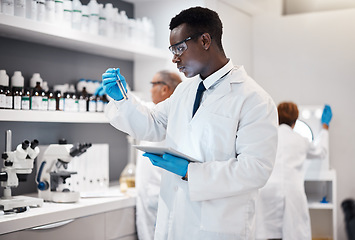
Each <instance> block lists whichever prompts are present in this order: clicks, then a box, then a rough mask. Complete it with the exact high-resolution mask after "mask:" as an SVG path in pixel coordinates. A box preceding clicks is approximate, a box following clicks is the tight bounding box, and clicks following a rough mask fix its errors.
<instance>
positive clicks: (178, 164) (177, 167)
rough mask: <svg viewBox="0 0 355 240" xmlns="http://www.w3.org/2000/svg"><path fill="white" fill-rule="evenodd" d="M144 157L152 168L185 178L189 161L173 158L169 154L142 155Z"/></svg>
mask: <svg viewBox="0 0 355 240" xmlns="http://www.w3.org/2000/svg"><path fill="white" fill-rule="evenodd" d="M143 156H144V157H147V158H149V160H150V161H151V162H152V164H153V165H154V166H157V167H161V168H164V169H165V170H168V171H169V172H172V173H175V174H177V175H180V176H181V177H185V175H186V173H187V166H188V165H189V161H188V160H186V159H184V158H179V157H175V156H173V155H171V154H167V153H166V154H164V155H163V156H159V155H155V154H152V153H144V154H143Z"/></svg>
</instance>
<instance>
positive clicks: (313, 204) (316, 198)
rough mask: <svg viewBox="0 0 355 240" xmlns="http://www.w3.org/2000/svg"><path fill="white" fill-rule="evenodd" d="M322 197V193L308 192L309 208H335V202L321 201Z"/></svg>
mask: <svg viewBox="0 0 355 240" xmlns="http://www.w3.org/2000/svg"><path fill="white" fill-rule="evenodd" d="M321 199H322V197H321V195H319V194H310V193H308V194H307V200H308V208H309V209H329V210H332V209H333V208H334V204H333V203H332V202H329V203H321V202H320V200H321Z"/></svg>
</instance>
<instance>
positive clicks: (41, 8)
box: [37, 0, 46, 22]
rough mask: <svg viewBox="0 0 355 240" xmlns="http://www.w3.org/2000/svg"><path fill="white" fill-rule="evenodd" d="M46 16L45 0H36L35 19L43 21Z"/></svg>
mask: <svg viewBox="0 0 355 240" xmlns="http://www.w3.org/2000/svg"><path fill="white" fill-rule="evenodd" d="M45 17H46V3H45V0H37V21H39V22H44V21H45Z"/></svg>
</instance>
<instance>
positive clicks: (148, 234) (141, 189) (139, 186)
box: [136, 141, 164, 240]
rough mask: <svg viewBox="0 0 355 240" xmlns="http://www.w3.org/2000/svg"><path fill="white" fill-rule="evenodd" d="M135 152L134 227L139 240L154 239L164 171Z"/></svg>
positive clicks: (159, 143) (151, 144) (149, 144)
mask: <svg viewBox="0 0 355 240" xmlns="http://www.w3.org/2000/svg"><path fill="white" fill-rule="evenodd" d="M139 144H140V145H145V146H164V142H146V141H141V142H140V143H139ZM142 154H143V152H142V151H137V164H136V191H137V200H136V225H137V234H138V238H139V240H152V239H154V231H155V223H156V219H157V211H158V200H159V192H160V182H161V175H162V173H163V171H164V169H162V168H159V167H156V166H154V165H153V164H152V163H151V162H150V161H149V158H147V157H143V156H142Z"/></svg>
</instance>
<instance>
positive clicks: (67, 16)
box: [62, 0, 73, 28]
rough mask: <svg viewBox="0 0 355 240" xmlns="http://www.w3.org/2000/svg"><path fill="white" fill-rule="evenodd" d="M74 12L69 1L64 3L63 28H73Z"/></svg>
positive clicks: (66, 0)
mask: <svg viewBox="0 0 355 240" xmlns="http://www.w3.org/2000/svg"><path fill="white" fill-rule="evenodd" d="M72 12H73V5H72V2H71V1H68V0H65V1H64V2H63V21H62V26H63V27H65V28H71V24H72Z"/></svg>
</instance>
